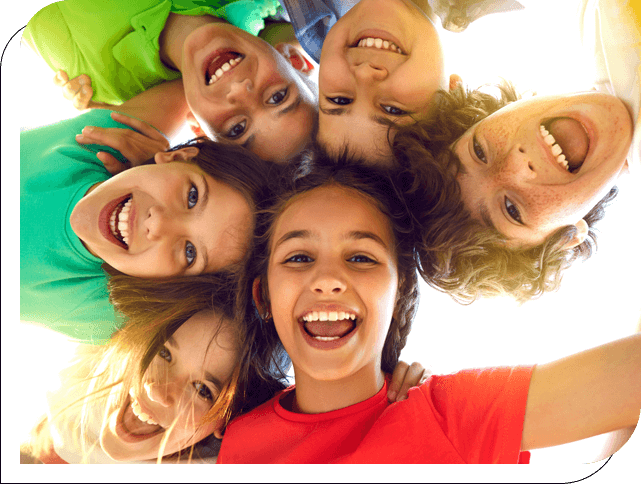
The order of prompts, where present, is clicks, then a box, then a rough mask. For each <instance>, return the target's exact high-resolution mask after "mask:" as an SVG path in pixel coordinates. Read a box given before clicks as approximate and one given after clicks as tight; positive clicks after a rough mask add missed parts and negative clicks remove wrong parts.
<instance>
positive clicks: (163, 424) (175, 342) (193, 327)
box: [100, 312, 239, 461]
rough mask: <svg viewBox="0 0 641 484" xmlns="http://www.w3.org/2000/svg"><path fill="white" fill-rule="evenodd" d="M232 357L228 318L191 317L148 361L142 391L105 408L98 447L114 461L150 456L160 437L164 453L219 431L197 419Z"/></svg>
mask: <svg viewBox="0 0 641 484" xmlns="http://www.w3.org/2000/svg"><path fill="white" fill-rule="evenodd" d="M221 324H222V325H223V326H222V329H220V332H218V331H219V328H220V326H221ZM217 332H218V333H217ZM212 338H213V339H212ZM238 357H239V348H238V338H237V334H236V333H235V331H233V330H232V329H231V326H230V323H229V322H228V321H225V320H222V322H221V319H220V317H219V316H218V315H216V314H215V313H212V312H203V313H198V314H196V315H195V316H192V317H191V318H190V319H189V320H187V322H185V323H184V324H183V325H182V326H181V327H180V328H178V330H177V331H176V332H175V333H174V335H173V336H172V337H170V338H169V339H168V340H167V342H166V343H165V346H164V347H163V349H162V350H161V351H160V352H159V353H158V355H156V357H155V358H154V359H153V361H152V362H151V365H150V366H149V368H148V369H147V371H146V372H145V376H144V388H143V391H142V393H140V394H138V393H137V391H136V390H135V389H132V390H130V392H129V396H128V397H127V400H126V402H125V405H124V406H122V407H121V408H118V407H116V408H113V407H111V408H110V410H109V411H110V413H109V416H108V417H107V418H106V419H105V422H104V424H103V427H102V429H101V433H100V445H101V447H102V449H103V450H104V451H105V452H106V453H107V454H108V455H109V456H110V457H111V458H112V459H115V460H118V461H129V460H147V459H155V458H157V457H158V451H159V449H160V446H161V445H162V442H163V441H164V439H165V438H167V442H166V444H165V448H164V450H163V452H162V455H170V454H173V453H174V452H177V451H179V450H181V449H185V448H187V447H189V446H190V445H192V444H194V443H196V442H198V441H200V440H202V439H203V438H205V437H207V436H208V435H210V434H212V433H213V432H214V431H217V430H219V427H220V425H219V424H218V423H216V422H209V423H203V422H201V421H202V418H203V416H205V414H207V412H208V411H209V410H210V409H211V407H212V406H213V404H214V402H215V401H216V399H217V398H218V395H219V394H220V392H221V390H222V388H223V386H224V385H225V383H226V382H227V381H228V380H229V379H230V378H231V375H232V373H233V371H234V369H235V368H236V365H237V362H238ZM116 388H117V391H116V390H114V392H112V394H113V395H116V394H117V393H118V392H119V391H120V387H116ZM172 426H173V427H172Z"/></svg>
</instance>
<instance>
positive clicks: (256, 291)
mask: <svg viewBox="0 0 641 484" xmlns="http://www.w3.org/2000/svg"><path fill="white" fill-rule="evenodd" d="M261 282H262V281H261V279H260V277H257V278H256V279H254V283H253V284H252V298H253V299H254V304H255V305H256V309H258V313H259V314H260V316H261V318H262V317H263V315H264V314H265V313H266V312H267V311H269V307H267V306H269V304H268V303H266V301H264V300H263V291H262V289H263V288H262V284H261Z"/></svg>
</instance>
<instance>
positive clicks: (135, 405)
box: [129, 392, 158, 425]
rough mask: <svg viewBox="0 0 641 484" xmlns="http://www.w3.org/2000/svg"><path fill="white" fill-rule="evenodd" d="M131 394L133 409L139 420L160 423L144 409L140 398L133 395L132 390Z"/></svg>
mask: <svg viewBox="0 0 641 484" xmlns="http://www.w3.org/2000/svg"><path fill="white" fill-rule="evenodd" d="M129 394H130V395H131V410H133V412H134V415H135V416H136V417H138V420H140V421H142V422H145V423H148V424H151V425H158V423H157V422H156V421H155V420H154V419H153V418H151V417H150V416H149V415H147V414H146V413H145V412H143V411H142V409H141V408H140V404H139V403H138V400H136V399H135V398H134V397H133V395H132V392H129Z"/></svg>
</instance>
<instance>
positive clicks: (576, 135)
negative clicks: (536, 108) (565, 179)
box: [539, 117, 590, 174]
mask: <svg viewBox="0 0 641 484" xmlns="http://www.w3.org/2000/svg"><path fill="white" fill-rule="evenodd" d="M539 129H540V131H541V136H542V137H543V140H544V141H545V143H546V144H547V145H548V146H549V147H550V150H551V152H552V156H554V158H555V159H556V162H557V163H558V164H559V165H560V166H562V167H563V168H565V170H566V171H568V172H569V173H572V174H577V173H578V172H579V170H580V169H581V167H582V166H583V163H584V162H585V158H586V157H587V154H588V152H589V150H590V138H589V136H588V133H587V130H586V129H585V127H584V126H583V125H582V124H581V123H580V122H579V121H577V120H575V119H572V118H567V117H561V118H552V119H550V120H548V121H546V122H544V123H543V124H541V125H540V127H539Z"/></svg>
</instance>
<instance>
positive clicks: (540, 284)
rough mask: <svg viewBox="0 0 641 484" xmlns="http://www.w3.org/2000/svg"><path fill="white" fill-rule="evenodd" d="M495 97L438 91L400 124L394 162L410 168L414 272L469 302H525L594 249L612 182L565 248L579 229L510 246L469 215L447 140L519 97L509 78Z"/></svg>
mask: <svg viewBox="0 0 641 484" xmlns="http://www.w3.org/2000/svg"><path fill="white" fill-rule="evenodd" d="M497 88H498V90H499V96H497V97H495V96H492V95H490V94H488V93H485V92H482V91H480V90H475V91H470V90H466V89H465V88H464V87H463V86H462V85H459V86H457V88H455V89H453V90H451V91H450V92H445V91H441V92H439V94H438V96H437V98H436V101H435V102H436V103H437V105H438V106H437V109H435V110H434V111H433V112H432V113H431V114H430V115H429V116H428V117H427V118H425V119H424V120H420V121H418V122H417V123H415V124H413V125H410V126H405V127H400V128H399V130H398V132H397V133H396V136H395V138H394V142H393V150H394V154H395V157H396V160H397V162H398V163H399V164H400V165H401V166H402V167H404V169H406V170H409V171H410V172H411V173H413V174H414V180H413V182H412V186H411V192H412V194H413V197H414V202H413V204H414V206H415V207H416V209H415V210H414V211H413V215H414V217H415V219H416V221H417V223H418V225H420V227H421V230H420V231H421V236H420V242H419V243H418V245H417V252H418V254H419V259H420V264H419V272H420V274H421V276H422V277H423V279H424V280H425V281H426V282H427V283H428V284H429V285H430V286H432V287H434V288H436V289H438V290H441V291H444V292H447V293H449V294H450V295H451V296H452V297H453V298H454V299H455V300H456V301H458V302H460V303H463V304H469V303H471V302H473V301H474V300H476V299H478V298H479V297H483V296H497V295H505V294H507V295H510V296H512V297H513V298H515V299H516V300H517V301H520V302H524V301H526V300H529V299H533V298H536V297H538V296H540V295H542V294H543V293H545V292H548V291H552V290H556V289H557V288H558V286H559V284H560V282H561V276H562V273H563V271H564V270H565V269H567V268H568V267H569V266H570V265H571V264H572V263H573V262H574V261H575V260H576V259H578V258H582V259H587V258H589V257H590V256H591V255H592V254H593V252H594V251H595V249H596V247H597V245H596V232H595V229H594V225H595V223H596V222H597V221H598V220H600V219H601V218H603V216H604V214H605V211H604V208H605V206H606V205H607V204H608V203H609V202H610V201H611V200H612V199H613V198H614V197H615V196H616V194H617V189H616V187H614V188H612V189H611V190H610V192H609V193H608V194H607V195H606V196H605V197H604V198H603V199H602V200H601V201H600V202H599V203H598V204H597V205H596V206H595V207H594V208H593V209H592V210H591V211H590V212H589V213H588V215H587V216H586V217H585V218H584V219H585V221H586V222H587V224H588V226H589V232H588V236H587V237H586V239H585V241H584V242H582V243H581V244H579V245H577V246H576V247H574V248H571V249H564V248H563V247H564V245H565V243H566V242H568V241H570V240H571V239H572V238H573V236H574V235H575V233H576V227H574V226H573V225H570V226H566V227H562V228H560V229H559V230H557V231H556V232H555V233H554V234H552V235H550V236H549V237H548V238H547V240H545V241H544V242H543V243H541V244H539V245H538V246H536V247H531V248H516V249H515V248H509V247H507V246H506V244H505V239H504V238H503V236H502V235H501V234H499V233H498V232H496V231H494V230H493V229H490V228H488V227H486V226H484V225H483V224H482V223H480V222H478V221H476V220H474V219H472V217H471V215H470V213H469V211H468V210H467V209H466V208H465V206H464V204H463V202H462V199H461V191H460V187H459V185H458V183H457V182H456V174H457V173H458V170H459V161H458V159H457V157H456V156H455V155H454V154H453V152H452V151H451V148H450V147H451V146H452V144H453V143H454V142H455V141H456V140H457V139H458V138H460V137H461V136H462V135H463V134H464V133H465V131H467V130H468V129H469V128H470V127H471V126H473V125H474V124H475V123H477V122H478V121H480V120H482V119H484V118H485V117H487V116H489V115H490V114H492V113H493V112H495V111H497V110H499V109H501V108H502V107H504V106H506V105H507V104H509V103H510V102H513V101H516V100H517V99H519V96H518V95H517V93H516V91H515V89H514V87H513V86H512V85H511V84H509V83H506V82H503V83H502V84H500V85H498V86H497Z"/></svg>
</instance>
